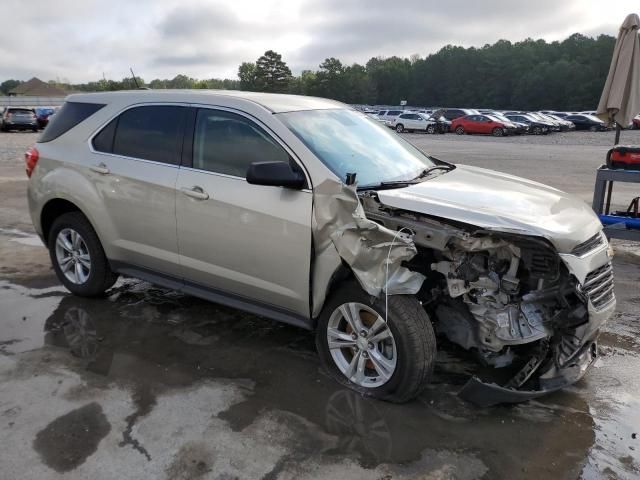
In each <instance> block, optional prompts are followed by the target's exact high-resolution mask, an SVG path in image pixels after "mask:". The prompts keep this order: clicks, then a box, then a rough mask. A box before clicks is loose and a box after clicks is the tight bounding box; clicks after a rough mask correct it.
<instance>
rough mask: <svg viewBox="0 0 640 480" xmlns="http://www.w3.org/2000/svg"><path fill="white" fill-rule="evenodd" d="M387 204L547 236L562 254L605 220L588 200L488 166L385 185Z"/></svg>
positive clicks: (381, 194)
mask: <svg viewBox="0 0 640 480" xmlns="http://www.w3.org/2000/svg"><path fill="white" fill-rule="evenodd" d="M378 198H379V199H380V202H382V203H383V204H385V205H387V206H389V207H394V208H400V209H403V210H409V211H413V212H419V213H423V214H426V215H432V216H436V217H440V218H443V219H450V220H455V221H458V222H463V223H467V224H470V225H475V226H478V227H480V228H486V229H490V230H497V231H504V232H512V233H523V234H528V235H536V236H541V237H545V238H547V239H548V240H549V241H551V243H552V244H553V245H554V246H555V247H556V249H557V250H558V251H559V252H561V253H568V252H570V251H571V249H572V248H573V247H575V246H576V245H577V244H579V243H581V242H583V241H585V240H586V239H588V238H590V237H591V236H593V235H595V234H596V233H597V232H598V231H600V230H601V229H602V224H601V223H600V221H599V220H598V217H597V216H596V215H595V213H593V210H591V208H590V207H589V206H588V205H587V204H586V203H585V202H583V201H582V200H580V199H579V198H577V197H574V196H573V195H569V194H567V193H564V192H562V191H560V190H557V189H555V188H552V187H549V186H547V185H543V184H541V183H537V182H533V181H531V180H526V179H524V178H520V177H516V176H513V175H507V174H504V173H498V172H495V171H493V170H486V169H484V168H477V167H470V166H467V165H457V168H456V169H455V170H452V171H450V172H447V173H444V174H442V175H439V176H437V177H435V178H432V179H429V180H426V181H424V182H422V183H419V184H416V185H411V186H409V187H405V188H397V189H393V190H380V191H379V192H378Z"/></svg>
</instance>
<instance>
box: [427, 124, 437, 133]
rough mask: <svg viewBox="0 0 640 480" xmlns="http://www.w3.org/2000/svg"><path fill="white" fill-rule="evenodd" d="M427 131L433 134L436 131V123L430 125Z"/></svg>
mask: <svg viewBox="0 0 640 480" xmlns="http://www.w3.org/2000/svg"><path fill="white" fill-rule="evenodd" d="M427 133H431V134H433V133H436V127H435V126H434V125H429V126H428V127H427Z"/></svg>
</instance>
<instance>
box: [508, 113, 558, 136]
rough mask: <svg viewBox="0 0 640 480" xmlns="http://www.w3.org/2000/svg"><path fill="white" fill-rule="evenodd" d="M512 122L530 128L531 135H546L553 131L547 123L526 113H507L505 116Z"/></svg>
mask: <svg viewBox="0 0 640 480" xmlns="http://www.w3.org/2000/svg"><path fill="white" fill-rule="evenodd" d="M505 117H507V118H508V119H509V120H511V121H515V122H520V123H524V124H525V125H528V126H529V133H533V134H534V135H546V134H547V133H549V132H550V131H551V129H550V126H549V124H548V123H546V122H542V121H540V120H539V119H537V118H535V117H532V116H530V115H528V114H526V113H507V114H505Z"/></svg>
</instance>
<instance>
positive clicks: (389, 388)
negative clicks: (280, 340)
mask: <svg viewBox="0 0 640 480" xmlns="http://www.w3.org/2000/svg"><path fill="white" fill-rule="evenodd" d="M316 345H317V348H318V351H319V353H320V358H321V359H322V361H323V363H324V365H325V367H326V368H327V370H328V371H329V372H330V373H331V374H332V376H333V377H334V378H336V379H337V380H338V381H340V382H341V383H344V384H346V385H348V386H349V387H350V388H352V389H354V390H357V391H359V392H361V393H363V394H366V395H370V396H373V397H377V398H380V399H384V400H389V401H394V402H404V401H407V400H410V399H412V398H414V397H415V396H417V395H418V394H419V393H420V392H421V391H422V390H423V389H424V387H425V386H426V384H427V383H428V380H429V377H430V375H431V372H432V371H433V365H434V363H435V355H436V342H435V335H434V333H433V328H432V326H431V322H430V320H429V317H428V315H427V313H426V312H425V311H424V309H423V308H422V306H421V305H420V302H418V300H417V299H416V298H415V297H413V296H411V295H392V296H390V297H389V303H388V312H387V318H386V320H385V299H384V296H381V297H380V298H375V297H371V296H370V295H368V294H367V293H366V292H364V291H363V290H362V289H361V288H360V285H358V284H357V283H356V282H349V283H347V284H345V285H343V286H342V287H341V288H339V289H338V290H337V291H336V292H335V293H334V295H333V296H332V298H331V299H330V300H329V301H328V302H327V304H326V305H325V308H324V310H323V312H322V314H321V316H320V319H319V323H318V331H317V333H316Z"/></svg>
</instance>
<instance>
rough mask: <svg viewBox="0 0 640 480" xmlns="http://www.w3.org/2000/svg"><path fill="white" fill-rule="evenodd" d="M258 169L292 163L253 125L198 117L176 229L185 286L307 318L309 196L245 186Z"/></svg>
mask: <svg viewBox="0 0 640 480" xmlns="http://www.w3.org/2000/svg"><path fill="white" fill-rule="evenodd" d="M258 161H293V160H292V159H291V157H290V155H289V153H288V152H287V150H286V149H285V148H284V147H283V146H282V145H281V144H280V143H279V142H278V141H276V140H275V139H274V138H273V137H272V136H271V135H270V134H269V133H268V131H267V129H266V128H263V127H261V126H260V125H258V124H257V123H256V122H254V121H253V120H250V119H248V118H247V117H244V116H242V115H240V114H238V113H233V112H229V111H226V110H221V109H205V108H202V109H198V110H197V113H196V118H195V126H194V129H193V144H192V161H191V165H188V166H183V167H181V168H180V171H179V174H178V182H177V201H176V208H177V211H176V213H177V222H178V245H179V251H180V262H181V265H182V269H183V274H184V278H185V281H187V282H193V283H196V284H199V285H202V286H205V287H208V288H211V289H214V290H219V291H222V292H226V293H232V294H235V295H239V296H241V297H243V298H244V299H246V300H252V301H257V302H260V303H266V304H270V305H273V306H278V307H281V308H284V309H286V310H289V311H291V312H294V313H297V314H301V315H305V316H307V315H309V273H310V263H311V214H312V210H311V209H312V194H311V191H310V190H309V189H303V190H290V189H285V188H281V187H268V186H261V185H250V184H249V183H247V182H246V180H245V174H246V171H247V168H248V167H249V165H250V164H251V163H252V162H258Z"/></svg>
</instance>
